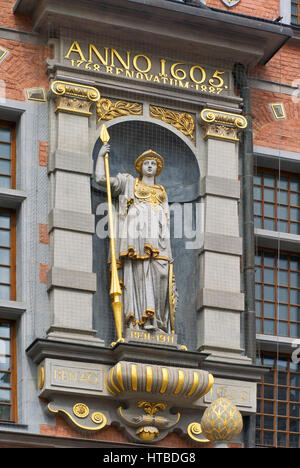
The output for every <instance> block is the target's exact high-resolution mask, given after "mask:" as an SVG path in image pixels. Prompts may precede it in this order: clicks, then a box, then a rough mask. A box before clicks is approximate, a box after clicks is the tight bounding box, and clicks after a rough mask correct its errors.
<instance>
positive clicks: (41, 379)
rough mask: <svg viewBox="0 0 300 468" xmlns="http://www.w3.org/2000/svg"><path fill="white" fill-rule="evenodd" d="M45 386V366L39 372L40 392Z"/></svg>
mask: <svg viewBox="0 0 300 468" xmlns="http://www.w3.org/2000/svg"><path fill="white" fill-rule="evenodd" d="M44 384H45V368H44V366H41V367H40V368H39V370H38V388H39V390H42V388H43V386H44Z"/></svg>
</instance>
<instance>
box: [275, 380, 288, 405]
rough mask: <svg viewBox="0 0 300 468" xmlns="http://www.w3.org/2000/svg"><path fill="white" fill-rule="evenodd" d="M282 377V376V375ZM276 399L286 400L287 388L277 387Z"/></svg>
mask: <svg viewBox="0 0 300 468" xmlns="http://www.w3.org/2000/svg"><path fill="white" fill-rule="evenodd" d="M282 377H284V376H282ZM277 393H278V400H281V401H287V389H286V388H284V387H278V392H277Z"/></svg>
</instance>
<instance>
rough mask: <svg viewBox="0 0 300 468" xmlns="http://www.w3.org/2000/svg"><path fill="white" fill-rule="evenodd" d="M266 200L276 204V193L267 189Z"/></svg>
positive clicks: (265, 192)
mask: <svg viewBox="0 0 300 468" xmlns="http://www.w3.org/2000/svg"><path fill="white" fill-rule="evenodd" d="M264 200H265V201H269V202H273V203H274V202H275V191H274V190H272V189H266V188H265V190H264Z"/></svg>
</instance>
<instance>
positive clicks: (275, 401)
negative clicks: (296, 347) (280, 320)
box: [256, 351, 300, 448]
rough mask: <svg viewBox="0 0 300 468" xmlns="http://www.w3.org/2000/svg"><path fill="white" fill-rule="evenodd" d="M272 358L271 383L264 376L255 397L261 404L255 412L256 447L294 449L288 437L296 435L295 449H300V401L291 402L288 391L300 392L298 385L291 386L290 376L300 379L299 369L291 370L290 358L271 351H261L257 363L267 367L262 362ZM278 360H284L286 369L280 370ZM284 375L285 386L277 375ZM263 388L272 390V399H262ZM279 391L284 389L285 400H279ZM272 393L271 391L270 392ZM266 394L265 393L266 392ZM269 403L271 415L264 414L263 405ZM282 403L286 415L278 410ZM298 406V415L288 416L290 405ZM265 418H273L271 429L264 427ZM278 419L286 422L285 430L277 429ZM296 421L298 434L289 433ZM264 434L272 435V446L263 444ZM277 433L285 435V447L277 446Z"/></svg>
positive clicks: (269, 413)
mask: <svg viewBox="0 0 300 468" xmlns="http://www.w3.org/2000/svg"><path fill="white" fill-rule="evenodd" d="M270 357H272V359H273V368H272V372H273V379H272V382H270V374H269V373H268V374H266V375H265V376H263V377H262V380H261V382H260V383H259V384H258V397H257V402H258V404H259V402H260V403H261V406H260V410H257V413H256V417H257V419H256V423H257V422H258V421H259V422H260V424H259V425H256V437H257V436H258V435H259V438H260V441H259V442H258V440H257V438H256V445H257V446H260V447H261V446H262V447H268V448H272V447H273V448H274V447H279V448H294V447H291V446H290V436H291V435H296V436H297V437H298V447H295V448H300V401H299V402H297V401H294V402H293V401H292V400H291V398H290V391H291V390H296V391H298V392H300V384H299V386H295V385H291V375H299V378H300V368H299V366H298V370H297V371H295V370H293V369H291V362H292V361H291V356H290V355H286V354H280V355H278V354H277V353H276V352H271V351H263V352H262V353H261V356H258V359H259V361H260V362H261V363H262V364H263V365H267V364H266V363H265V362H264V360H265V359H266V358H270ZM278 360H286V363H287V368H286V369H280V368H279V366H278ZM280 373H281V374H284V375H286V382H287V383H286V385H285V384H282V383H280V380H279V374H280ZM265 387H267V388H268V389H273V398H266V397H264V395H265ZM280 389H286V390H287V393H286V399H281V398H279V390H280ZM271 393H272V391H271ZM266 394H267V392H266ZM266 402H267V403H270V404H272V405H273V413H272V412H271V411H269V412H265V407H266V404H265V403H266ZM280 403H282V404H284V405H285V408H286V414H280V413H281V410H280V409H279V408H280V407H279V404H280ZM293 404H294V405H295V404H296V405H298V408H299V415H298V416H297V417H293V416H291V414H290V407H291V405H293ZM265 418H273V423H272V425H271V428H268V427H267V428H266V427H265V425H264V422H265ZM279 418H281V419H282V420H285V421H286V430H283V429H282V428H281V429H278V423H279ZM294 421H298V424H299V431H298V432H292V431H290V427H291V422H294ZM264 433H270V434H273V444H272V445H269V444H265V443H264V439H263V436H264ZM278 433H280V434H285V435H286V438H287V439H286V440H287V444H286V445H284V446H283V445H279V444H278V437H277V435H278Z"/></svg>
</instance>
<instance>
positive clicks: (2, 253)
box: [0, 248, 10, 265]
mask: <svg viewBox="0 0 300 468" xmlns="http://www.w3.org/2000/svg"><path fill="white" fill-rule="evenodd" d="M0 264H1V265H10V250H9V249H1V248H0Z"/></svg>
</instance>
